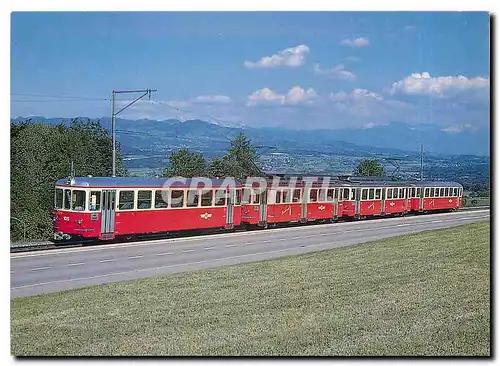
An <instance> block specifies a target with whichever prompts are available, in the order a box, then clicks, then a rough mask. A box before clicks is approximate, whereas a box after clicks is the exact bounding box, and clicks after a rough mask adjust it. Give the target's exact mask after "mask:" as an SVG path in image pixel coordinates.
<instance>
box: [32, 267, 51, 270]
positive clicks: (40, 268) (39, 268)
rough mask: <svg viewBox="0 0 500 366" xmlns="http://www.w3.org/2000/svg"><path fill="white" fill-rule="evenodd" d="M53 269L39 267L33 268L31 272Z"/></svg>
mask: <svg viewBox="0 0 500 366" xmlns="http://www.w3.org/2000/svg"><path fill="white" fill-rule="evenodd" d="M50 268H52V267H38V268H32V269H30V271H43V270H44V269H50Z"/></svg>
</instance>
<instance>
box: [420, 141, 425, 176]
mask: <svg viewBox="0 0 500 366" xmlns="http://www.w3.org/2000/svg"><path fill="white" fill-rule="evenodd" d="M423 180H424V144H420V181H423Z"/></svg>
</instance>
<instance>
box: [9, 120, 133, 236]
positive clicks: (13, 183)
mask: <svg viewBox="0 0 500 366" xmlns="http://www.w3.org/2000/svg"><path fill="white" fill-rule="evenodd" d="M10 138H11V150H10V154H11V156H10V213H11V217H15V218H17V219H19V220H22V221H23V222H24V223H25V224H26V236H27V239H42V238H43V239H46V238H48V237H50V235H51V233H52V220H51V209H52V207H53V205H54V183H55V181H56V180H57V179H60V178H63V177H67V176H68V174H69V167H70V163H71V161H73V165H74V174H75V176H86V175H89V174H91V175H94V176H109V175H111V169H112V166H111V159H110V157H111V155H112V140H111V136H110V135H109V134H108V131H107V130H106V129H104V128H103V127H101V125H100V124H98V123H95V122H92V121H89V120H85V121H77V120H75V121H73V122H72V123H71V124H70V126H65V125H62V124H61V125H47V124H42V123H28V122H26V123H20V124H17V123H16V124H13V123H11V125H10ZM117 150H118V151H117V152H118V153H117V173H118V175H125V174H126V171H125V169H124V167H123V160H122V156H121V154H120V152H119V148H118V149H117ZM22 238H23V226H22V225H21V224H20V223H19V222H18V221H16V220H14V219H12V220H11V240H20V239H22Z"/></svg>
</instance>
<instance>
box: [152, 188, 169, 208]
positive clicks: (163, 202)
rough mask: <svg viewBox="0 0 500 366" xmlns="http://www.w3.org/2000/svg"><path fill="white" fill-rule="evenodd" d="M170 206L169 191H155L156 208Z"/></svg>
mask: <svg viewBox="0 0 500 366" xmlns="http://www.w3.org/2000/svg"><path fill="white" fill-rule="evenodd" d="M167 207H168V191H167V190H165V191H155V208H167Z"/></svg>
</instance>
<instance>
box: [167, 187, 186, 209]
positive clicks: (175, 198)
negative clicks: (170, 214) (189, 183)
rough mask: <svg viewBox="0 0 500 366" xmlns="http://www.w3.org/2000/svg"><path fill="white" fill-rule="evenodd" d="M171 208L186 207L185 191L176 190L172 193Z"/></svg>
mask: <svg viewBox="0 0 500 366" xmlns="http://www.w3.org/2000/svg"><path fill="white" fill-rule="evenodd" d="M170 207H184V191H183V190H181V189H179V190H174V191H172V192H170Z"/></svg>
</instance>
